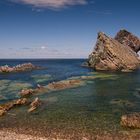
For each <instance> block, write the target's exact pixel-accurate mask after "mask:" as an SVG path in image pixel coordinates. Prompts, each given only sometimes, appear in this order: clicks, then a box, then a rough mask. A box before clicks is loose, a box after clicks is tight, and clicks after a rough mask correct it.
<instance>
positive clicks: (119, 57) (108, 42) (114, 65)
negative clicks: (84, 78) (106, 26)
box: [88, 32, 140, 72]
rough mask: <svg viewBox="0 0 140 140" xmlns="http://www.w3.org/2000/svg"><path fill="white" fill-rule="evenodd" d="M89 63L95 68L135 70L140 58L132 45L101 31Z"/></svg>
mask: <svg viewBox="0 0 140 140" xmlns="http://www.w3.org/2000/svg"><path fill="white" fill-rule="evenodd" d="M88 64H89V66H90V67H93V68H94V69H95V70H106V71H108V70H110V71H125V72H127V71H133V70H135V69H136V68H137V67H138V66H139V64H140V60H139V58H138V55H137V54H136V52H134V51H133V50H132V49H131V48H130V47H128V46H125V45H123V44H121V43H120V42H118V41H117V40H115V39H113V38H111V37H108V36H107V35H105V34H104V33H102V32H99V33H98V38H97V43H96V46H95V49H94V51H93V52H92V53H91V54H90V55H89V59H88Z"/></svg>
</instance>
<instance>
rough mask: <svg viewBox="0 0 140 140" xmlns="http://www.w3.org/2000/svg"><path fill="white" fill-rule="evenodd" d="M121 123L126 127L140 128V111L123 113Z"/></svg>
mask: <svg viewBox="0 0 140 140" xmlns="http://www.w3.org/2000/svg"><path fill="white" fill-rule="evenodd" d="M120 124H121V125H122V126H124V127H130V128H140V112H136V113H131V114H126V115H122V117H121V122H120Z"/></svg>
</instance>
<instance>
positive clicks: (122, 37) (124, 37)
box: [115, 30, 140, 52]
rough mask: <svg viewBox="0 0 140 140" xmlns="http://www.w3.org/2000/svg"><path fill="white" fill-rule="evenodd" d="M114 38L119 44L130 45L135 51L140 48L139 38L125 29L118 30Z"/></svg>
mask: <svg viewBox="0 0 140 140" xmlns="http://www.w3.org/2000/svg"><path fill="white" fill-rule="evenodd" d="M115 39H116V40H117V41H118V42H120V43H121V44H124V45H125V46H129V47H131V48H132V50H134V51H135V52H138V51H139V50H140V39H139V38H138V37H136V36H135V35H133V34H132V33H130V32H128V31H126V30H120V31H119V32H118V33H117V35H116V36H115Z"/></svg>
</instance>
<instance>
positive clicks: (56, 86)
mask: <svg viewBox="0 0 140 140" xmlns="http://www.w3.org/2000/svg"><path fill="white" fill-rule="evenodd" d="M82 84H83V81H81V80H79V79H73V80H63V81H58V82H52V83H50V84H48V85H47V86H46V88H47V89H49V90H61V89H65V88H71V87H75V86H79V85H82Z"/></svg>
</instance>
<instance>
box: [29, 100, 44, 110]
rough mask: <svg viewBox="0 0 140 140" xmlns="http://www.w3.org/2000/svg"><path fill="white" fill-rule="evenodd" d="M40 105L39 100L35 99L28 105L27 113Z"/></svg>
mask: <svg viewBox="0 0 140 140" xmlns="http://www.w3.org/2000/svg"><path fill="white" fill-rule="evenodd" d="M40 105H41V101H40V100H39V98H38V97H37V98H35V100H34V101H33V102H32V103H31V104H30V108H29V109H28V112H33V111H34V110H36V109H37V108H38V107H39V106H40Z"/></svg>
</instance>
